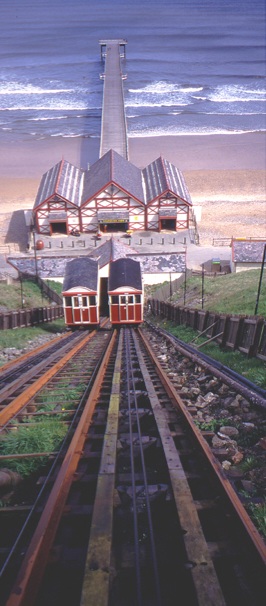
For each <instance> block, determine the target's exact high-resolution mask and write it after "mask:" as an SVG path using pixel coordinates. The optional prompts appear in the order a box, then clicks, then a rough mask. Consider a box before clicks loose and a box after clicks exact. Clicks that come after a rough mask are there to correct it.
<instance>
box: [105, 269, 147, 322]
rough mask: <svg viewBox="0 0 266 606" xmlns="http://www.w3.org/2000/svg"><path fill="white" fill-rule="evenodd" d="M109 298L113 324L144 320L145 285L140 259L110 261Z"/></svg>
mask: <svg viewBox="0 0 266 606" xmlns="http://www.w3.org/2000/svg"><path fill="white" fill-rule="evenodd" d="M108 298H109V313H110V321H111V323H112V325H113V326H119V325H122V324H125V325H127V324H136V325H138V324H140V323H141V322H143V285H142V275H141V267H140V263H139V262H138V261H134V260H133V259H129V258H122V259H117V260H116V261H112V262H111V263H110V269H109V280H108Z"/></svg>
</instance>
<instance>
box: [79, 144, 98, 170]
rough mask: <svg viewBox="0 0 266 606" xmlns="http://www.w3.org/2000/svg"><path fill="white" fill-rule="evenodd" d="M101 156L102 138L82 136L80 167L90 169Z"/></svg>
mask: <svg viewBox="0 0 266 606" xmlns="http://www.w3.org/2000/svg"><path fill="white" fill-rule="evenodd" d="M99 157H100V138H99V139H98V138H97V137H95V138H94V137H82V142H81V148H80V168H82V169H83V170H88V168H89V167H90V166H92V164H94V163H95V162H97V160H99Z"/></svg>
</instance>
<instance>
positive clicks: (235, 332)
mask: <svg viewBox="0 0 266 606" xmlns="http://www.w3.org/2000/svg"><path fill="white" fill-rule="evenodd" d="M147 303H148V306H149V308H150V309H151V311H152V313H153V314H154V315H155V316H160V317H162V318H166V319H167V320H170V321H171V322H173V323H174V324H178V325H181V324H182V325H184V326H190V327H191V328H193V329H194V330H196V331H198V333H199V334H201V335H204V337H206V341H204V343H207V342H210V341H212V340H213V341H216V342H217V343H218V344H219V345H220V346H221V347H225V348H229V349H232V350H239V351H241V352H242V353H244V354H246V355H247V356H248V357H257V358H260V359H261V360H266V318H263V317H260V316H238V315H229V314H217V313H215V312H211V311H204V310H201V309H192V308H189V307H180V306H178V305H174V304H173V303H166V302H164V301H159V300H158V299H148V302H147ZM194 341H195V339H194ZM202 346H203V343H202V344H201V345H198V347H202Z"/></svg>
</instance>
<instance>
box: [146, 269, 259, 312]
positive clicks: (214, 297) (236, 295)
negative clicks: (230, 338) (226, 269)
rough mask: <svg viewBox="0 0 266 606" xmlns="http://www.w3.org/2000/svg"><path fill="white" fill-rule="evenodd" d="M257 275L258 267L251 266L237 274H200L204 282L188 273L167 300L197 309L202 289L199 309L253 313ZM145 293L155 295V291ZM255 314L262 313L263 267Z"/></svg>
mask: <svg viewBox="0 0 266 606" xmlns="http://www.w3.org/2000/svg"><path fill="white" fill-rule="evenodd" d="M260 274H261V272H260V270H259V269H251V270H248V271H243V272H240V273H237V274H235V273H233V274H226V275H222V276H204V282H202V277H201V276H191V277H190V278H188V279H187V281H186V286H185V284H184V283H183V284H182V285H181V286H180V287H179V289H178V290H177V292H175V293H174V294H173V296H172V298H171V301H172V302H174V303H176V304H178V305H180V306H184V305H185V306H187V307H192V308H194V309H201V308H202V290H203V295H204V296H203V309H208V310H209V311H215V312H218V313H228V314H241V315H242V314H244V315H254V314H255V308H256V301H257V296H258V290H259V282H260ZM202 286H203V288H202ZM185 289H186V292H185ZM184 292H185V301H184ZM147 294H148V293H147ZM149 296H153V297H155V298H156V291H155V292H153V293H152V294H150V295H149ZM257 315H261V316H266V268H265V270H264V272H263V275H262V280H261V287H260V294H259V301H258V310H257Z"/></svg>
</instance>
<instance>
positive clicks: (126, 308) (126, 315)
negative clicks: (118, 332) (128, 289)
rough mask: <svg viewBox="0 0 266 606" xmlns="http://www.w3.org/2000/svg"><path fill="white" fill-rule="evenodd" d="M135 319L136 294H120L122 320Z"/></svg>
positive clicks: (130, 320) (129, 320)
mask: <svg viewBox="0 0 266 606" xmlns="http://www.w3.org/2000/svg"><path fill="white" fill-rule="evenodd" d="M134 320H135V308H134V295H120V322H133V321H134Z"/></svg>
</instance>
